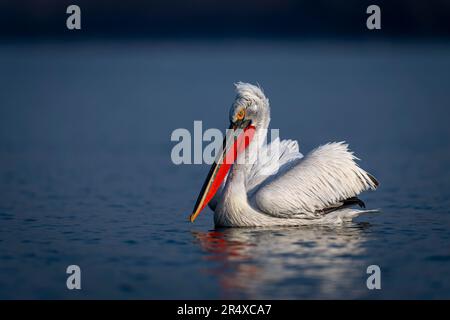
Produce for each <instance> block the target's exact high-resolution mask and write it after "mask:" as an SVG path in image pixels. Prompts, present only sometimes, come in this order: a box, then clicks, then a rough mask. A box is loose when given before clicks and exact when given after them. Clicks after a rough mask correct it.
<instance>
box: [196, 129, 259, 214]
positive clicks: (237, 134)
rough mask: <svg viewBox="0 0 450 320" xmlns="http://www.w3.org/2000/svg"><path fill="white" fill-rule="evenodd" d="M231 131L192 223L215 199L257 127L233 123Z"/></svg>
mask: <svg viewBox="0 0 450 320" xmlns="http://www.w3.org/2000/svg"><path fill="white" fill-rule="evenodd" d="M229 129H231V130H227V135H226V136H225V139H224V140H223V144H222V152H220V153H219V154H218V156H217V158H216V160H215V161H214V163H213V164H212V165H211V169H210V170H209V173H208V176H207V177H206V180H205V182H204V183H203V187H202V190H201V191H200V194H199V195H198V198H197V202H196V203H195V207H194V211H193V212H192V214H191V215H190V216H189V220H190V221H191V222H194V220H195V218H197V216H198V214H199V213H200V212H201V211H202V210H203V209H204V208H205V207H206V206H207V205H208V203H209V201H211V199H212V198H213V197H214V195H215V194H216V192H217V190H219V187H220V185H221V184H222V182H223V180H224V179H225V177H226V176H227V174H228V171H230V168H231V165H232V164H233V163H234V161H235V160H236V158H237V156H238V155H239V154H240V153H242V151H244V150H245V149H246V148H247V147H248V145H249V144H250V142H251V140H252V138H253V135H254V133H255V127H254V126H252V125H251V121H250V120H243V121H239V122H236V123H232V124H231V126H230V128H229Z"/></svg>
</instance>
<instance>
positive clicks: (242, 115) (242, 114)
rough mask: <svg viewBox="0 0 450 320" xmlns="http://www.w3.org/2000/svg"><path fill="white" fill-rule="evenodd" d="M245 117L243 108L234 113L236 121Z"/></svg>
mask: <svg viewBox="0 0 450 320" xmlns="http://www.w3.org/2000/svg"><path fill="white" fill-rule="evenodd" d="M244 117H245V110H244V109H241V110H239V112H238V113H237V114H236V121H240V120H242V119H244Z"/></svg>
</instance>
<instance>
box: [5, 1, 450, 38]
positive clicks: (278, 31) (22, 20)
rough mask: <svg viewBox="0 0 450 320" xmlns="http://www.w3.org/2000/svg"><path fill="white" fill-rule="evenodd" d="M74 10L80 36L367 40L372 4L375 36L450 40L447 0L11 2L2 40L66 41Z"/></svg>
mask: <svg viewBox="0 0 450 320" xmlns="http://www.w3.org/2000/svg"><path fill="white" fill-rule="evenodd" d="M70 4H77V5H79V6H80V7H81V10H82V29H83V32H79V33H78V34H77V36H79V37H92V36H108V37H117V36H121V37H138V36H149V37H180V36H182V37H215V38H221V37H269V36H270V37H277V38H278V37H314V36H339V37H349V36H369V34H368V33H367V29H366V27H365V23H366V17H367V15H366V14H365V12H366V8H367V7H368V6H369V5H371V4H376V5H379V6H380V7H381V8H382V10H381V12H382V32H378V33H371V34H370V37H380V36H382V37H396V36H402V37H448V36H449V35H450V19H449V17H450V15H449V12H450V2H449V1H446V0H431V1H423V0H391V1H365V0H362V1H358V0H347V1H324V0H319V1H296V0H245V1H238V0H227V1H210V0H191V1H183V0H169V1H139V0H129V1H118V0H111V1H92V0H79V1H56V0H53V1H52V0H41V1H36V0H34V1H33V0H23V1H12V0H7V1H1V2H0V36H1V37H30V36H32V37H54V36H59V37H61V36H63V35H64V34H65V33H67V32H69V30H67V29H66V28H65V20H66V18H67V15H66V14H65V11H66V8H67V7H68V6H69V5H70ZM61 26H63V27H61Z"/></svg>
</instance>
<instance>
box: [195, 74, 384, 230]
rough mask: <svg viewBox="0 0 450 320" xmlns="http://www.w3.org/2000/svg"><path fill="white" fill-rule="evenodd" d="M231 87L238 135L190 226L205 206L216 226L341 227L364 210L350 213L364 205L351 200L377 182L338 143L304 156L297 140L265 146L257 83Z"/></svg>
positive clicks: (264, 107)
mask: <svg viewBox="0 0 450 320" xmlns="http://www.w3.org/2000/svg"><path fill="white" fill-rule="evenodd" d="M235 87H236V98H235V100H234V102H233V104H232V106H231V109H230V130H229V131H232V132H238V134H237V137H236V136H235V139H234V140H233V141H234V143H227V142H226V141H224V147H223V148H222V151H221V152H220V154H219V155H218V157H217V158H216V160H215V162H214V163H213V164H212V166H211V169H210V171H209V174H208V176H207V178H206V180H205V182H204V184H203V187H202V189H201V192H200V194H199V196H198V199H197V202H196V204H195V207H194V210H193V213H192V214H191V215H190V221H191V222H194V220H195V219H196V218H197V216H198V215H199V213H200V212H201V211H202V210H203V209H204V208H205V207H206V206H207V205H208V206H209V207H210V208H211V209H212V210H213V211H214V224H215V225H216V226H217V227H266V226H301V225H312V224H340V223H343V222H344V221H348V220H351V219H352V218H353V217H356V216H358V215H360V214H361V213H365V212H370V211H371V210H360V209H354V208H351V206H353V205H359V206H360V207H362V208H365V204H364V203H363V202H362V201H361V200H360V199H359V198H358V197H357V196H358V194H360V193H361V192H363V191H366V190H375V189H376V188H377V187H378V181H377V180H376V179H375V178H374V177H373V176H372V175H371V174H369V173H367V172H366V171H364V170H363V169H361V168H360V167H359V166H358V164H357V163H356V162H355V160H359V159H358V158H356V157H355V156H354V155H353V152H351V151H350V150H349V149H348V145H347V144H346V143H345V142H333V143H327V144H325V145H322V146H320V147H318V148H316V149H314V150H313V151H311V152H310V153H309V154H307V155H306V156H305V157H304V156H303V155H302V154H301V153H300V152H299V147H298V142H297V141H294V140H280V139H279V138H277V139H275V140H274V141H272V142H271V143H267V142H266V140H267V139H266V135H267V129H268V128H269V123H270V106H269V100H268V99H267V98H266V96H265V95H264V92H263V90H262V89H261V88H260V87H259V86H255V85H252V84H249V83H243V82H238V83H237V84H235ZM225 140H230V139H229V136H228V138H226V139H225ZM271 148H277V150H278V152H268V151H269V150H272V149H271ZM372 211H373V210H372Z"/></svg>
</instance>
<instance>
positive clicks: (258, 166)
mask: <svg viewBox="0 0 450 320" xmlns="http://www.w3.org/2000/svg"><path fill="white" fill-rule="evenodd" d="M302 157H303V155H302V154H301V153H300V152H299V149H298V142H297V141H295V140H282V141H280V139H279V138H276V139H275V140H274V141H272V142H271V143H270V144H269V145H267V144H264V145H263V146H262V147H261V149H260V150H258V154H257V155H256V158H255V159H254V160H253V162H252V165H251V166H247V167H246V168H247V172H246V182H245V185H246V189H247V193H248V195H249V197H250V196H251V195H252V194H254V192H255V191H256V190H257V189H258V187H259V186H260V185H261V184H262V183H263V182H264V181H265V180H267V178H269V177H271V176H273V175H275V174H277V173H280V172H282V171H285V170H287V169H288V168H289V167H290V165H291V164H293V163H294V162H295V160H299V159H301V158H302ZM227 179H228V174H227V176H226V177H225V179H224V180H223V181H222V184H221V185H220V188H219V190H217V192H216V194H215V195H214V197H213V198H212V199H211V201H210V202H209V203H208V206H209V207H210V208H211V210H215V209H216V206H217V203H218V202H219V200H220V199H221V198H222V194H223V189H224V187H225V184H226V182H227Z"/></svg>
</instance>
